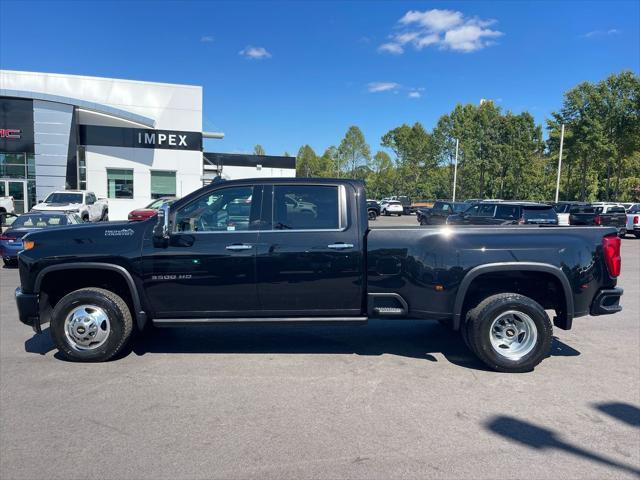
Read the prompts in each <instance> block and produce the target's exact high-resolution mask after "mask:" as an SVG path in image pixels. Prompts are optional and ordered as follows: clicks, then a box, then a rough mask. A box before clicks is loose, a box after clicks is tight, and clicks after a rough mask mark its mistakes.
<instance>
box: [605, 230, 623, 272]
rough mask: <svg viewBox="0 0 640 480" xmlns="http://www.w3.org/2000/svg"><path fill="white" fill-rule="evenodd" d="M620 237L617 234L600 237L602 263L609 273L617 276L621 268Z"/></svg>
mask: <svg viewBox="0 0 640 480" xmlns="http://www.w3.org/2000/svg"><path fill="white" fill-rule="evenodd" d="M620 243H621V242H620V239H619V238H618V236H617V235H609V236H606V237H604V238H603V239H602V252H603V253H604V263H606V265H607V270H609V275H611V276H612V277H617V276H618V275H620V269H621V268H622V258H620Z"/></svg>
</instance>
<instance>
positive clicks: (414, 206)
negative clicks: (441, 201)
mask: <svg viewBox="0 0 640 480" xmlns="http://www.w3.org/2000/svg"><path fill="white" fill-rule="evenodd" d="M434 203H435V200H418V201H416V202H412V203H411V210H413V211H414V212H416V214H417V213H418V210H420V209H425V208H431V207H433V204H434Z"/></svg>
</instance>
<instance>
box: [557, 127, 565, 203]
mask: <svg viewBox="0 0 640 480" xmlns="http://www.w3.org/2000/svg"><path fill="white" fill-rule="evenodd" d="M563 145H564V123H563V124H562V127H561V129H560V153H559V154H558V177H557V180H556V203H558V199H559V197H560V170H561V169H562V146H563Z"/></svg>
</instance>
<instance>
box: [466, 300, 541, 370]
mask: <svg viewBox="0 0 640 480" xmlns="http://www.w3.org/2000/svg"><path fill="white" fill-rule="evenodd" d="M508 311H515V312H519V313H520V314H521V315H522V314H524V315H525V316H527V317H528V318H529V320H531V321H532V323H533V325H534V326H535V332H536V334H537V336H536V339H535V342H534V343H533V346H532V348H531V350H530V351H528V352H527V353H526V354H524V355H523V356H522V357H521V358H518V359H512V358H508V357H507V356H505V355H503V354H501V353H498V352H497V351H496V349H494V347H493V346H492V343H491V333H490V329H491V326H492V323H493V321H494V320H495V319H496V318H498V316H499V315H501V314H503V313H505V312H508ZM516 317H518V315H516ZM520 318H522V317H520ZM519 321H520V322H522V320H519ZM462 328H463V329H466V332H465V333H466V336H467V343H468V346H469V348H470V349H471V350H472V351H473V353H475V354H476V355H477V356H478V358H479V359H480V360H481V361H482V362H483V363H485V364H486V365H487V366H488V367H489V368H491V369H492V370H495V371H498V372H509V373H521V372H530V371H531V370H533V369H534V368H535V366H536V365H538V364H539V363H540V362H541V361H542V360H544V359H545V358H546V357H548V356H549V352H550V351H551V342H552V340H553V327H552V326H551V321H550V320H549V316H548V315H547V313H546V312H545V311H544V308H542V306H541V305H540V304H539V303H537V302H536V301H534V300H532V299H531V298H529V297H525V296H524V295H519V294H517V293H501V294H498V295H492V296H490V297H488V298H486V299H485V300H483V301H482V302H480V304H478V305H477V306H476V307H475V308H473V309H472V310H470V311H469V313H468V314H467V319H466V324H465V325H463V326H462ZM463 338H464V337H463ZM523 338H525V337H523Z"/></svg>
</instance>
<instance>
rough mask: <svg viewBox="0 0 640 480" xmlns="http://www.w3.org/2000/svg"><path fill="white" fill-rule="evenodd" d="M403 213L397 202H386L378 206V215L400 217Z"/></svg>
mask: <svg viewBox="0 0 640 480" xmlns="http://www.w3.org/2000/svg"><path fill="white" fill-rule="evenodd" d="M403 211H404V207H403V206H402V204H401V203H400V202H398V201H397V200H387V201H384V202H382V205H380V214H381V215H387V216H388V215H398V216H400V215H402V212H403Z"/></svg>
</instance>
